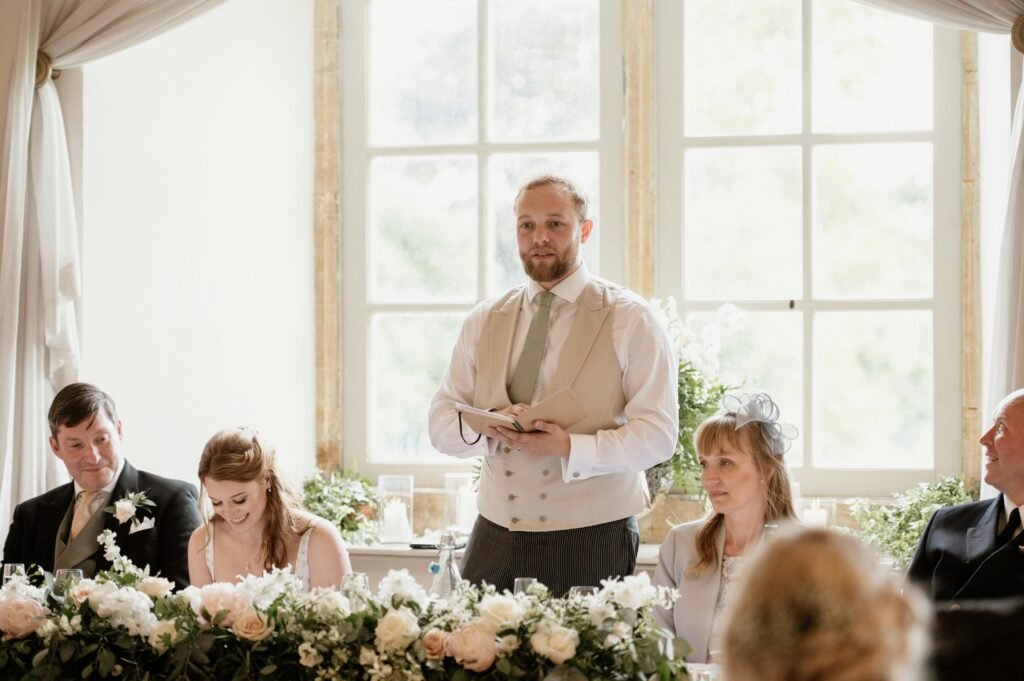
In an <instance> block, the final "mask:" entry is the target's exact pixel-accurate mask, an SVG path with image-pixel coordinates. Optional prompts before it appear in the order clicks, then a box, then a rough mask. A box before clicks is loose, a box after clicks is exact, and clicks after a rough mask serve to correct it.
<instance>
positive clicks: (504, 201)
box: [489, 152, 613, 295]
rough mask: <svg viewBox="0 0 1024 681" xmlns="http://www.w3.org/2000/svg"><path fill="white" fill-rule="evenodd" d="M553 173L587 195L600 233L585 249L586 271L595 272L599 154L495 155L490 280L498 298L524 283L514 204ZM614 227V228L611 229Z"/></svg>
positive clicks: (491, 288)
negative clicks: (539, 178) (524, 187)
mask: <svg viewBox="0 0 1024 681" xmlns="http://www.w3.org/2000/svg"><path fill="white" fill-rule="evenodd" d="M548 173H553V174H555V175H562V176H564V177H567V178H569V179H570V180H572V181H573V182H575V183H576V185H577V186H578V187H579V188H580V189H581V190H582V191H583V192H584V193H585V194H586V195H587V199H588V201H589V209H588V217H590V218H592V219H594V221H595V223H596V224H597V227H598V229H595V230H594V233H593V235H592V236H591V238H590V240H589V241H588V242H587V245H586V246H585V247H584V248H583V254H584V258H585V259H586V261H587V267H589V268H590V270H591V272H596V271H597V268H596V263H597V248H596V246H597V244H598V240H599V239H600V234H601V230H600V226H601V225H600V220H599V219H598V218H599V217H600V208H601V206H600V204H599V203H598V195H599V194H598V190H599V188H600V185H599V175H598V160H597V153H596V152H568V153H561V154H544V155H540V154H496V155H495V156H493V157H491V161H490V183H489V191H490V204H491V206H490V211H489V212H490V215H491V220H492V222H491V235H492V239H493V247H492V249H491V253H492V254H493V255H492V258H493V259H492V261H491V268H490V276H489V285H490V289H489V290H490V293H489V295H495V294H497V293H500V292H501V291H504V290H506V289H508V288H510V287H512V286H515V285H517V284H520V283H522V282H523V281H524V279H525V277H526V275H525V274H523V265H522V262H521V261H520V260H519V247H518V245H517V244H516V229H515V227H516V220H515V215H514V214H513V212H512V210H513V206H512V203H513V201H515V198H516V192H518V191H519V187H521V186H522V185H523V184H524V183H526V182H528V181H530V179H532V178H534V177H536V176H537V175H542V174H548ZM610 226H613V225H610Z"/></svg>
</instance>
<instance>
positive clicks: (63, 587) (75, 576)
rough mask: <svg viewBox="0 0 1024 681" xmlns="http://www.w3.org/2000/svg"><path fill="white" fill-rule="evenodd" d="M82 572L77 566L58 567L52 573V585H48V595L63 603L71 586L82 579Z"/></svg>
mask: <svg viewBox="0 0 1024 681" xmlns="http://www.w3.org/2000/svg"><path fill="white" fill-rule="evenodd" d="M83 576H84V575H83V573H82V571H81V570H80V569H78V568H60V569H59V570H57V572H56V573H54V575H53V586H51V587H50V597H51V598H53V600H55V601H57V602H58V603H63V602H64V599H65V598H67V595H68V590H69V589H71V586H72V585H73V584H74V583H75V582H77V581H78V580H80V579H82V577H83Z"/></svg>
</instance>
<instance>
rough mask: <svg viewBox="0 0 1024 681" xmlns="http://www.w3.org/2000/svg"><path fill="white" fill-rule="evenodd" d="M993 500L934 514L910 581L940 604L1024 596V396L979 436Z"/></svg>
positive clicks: (1010, 400) (1007, 402)
mask: <svg viewBox="0 0 1024 681" xmlns="http://www.w3.org/2000/svg"><path fill="white" fill-rule="evenodd" d="M981 444H982V445H984V447H985V456H986V458H987V461H986V464H985V482H987V483H988V484H990V485H992V486H993V487H995V488H996V489H997V490H999V491H1000V492H1002V494H1000V495H999V496H998V497H997V498H995V499H988V500H985V501H976V502H974V503H970V504H961V505H959V506H952V507H950V508H943V509H940V510H938V511H936V513H935V515H934V516H932V519H931V521H930V522H929V523H928V527H927V528H926V529H925V531H924V535H923V536H922V537H921V542H920V543H919V544H918V547H917V553H916V554H915V555H914V560H913V561H912V562H911V563H910V570H909V571H908V573H907V577H908V578H909V579H910V580H911V581H913V582H915V583H917V584H918V585H919V586H921V587H922V588H923V589H924V590H925V591H926V592H927V593H928V594H929V595H931V597H932V598H933V599H935V600H937V601H946V600H967V599H994V598H1005V597H1009V596H1022V595H1024V534H1021V522H1020V521H1021V518H1020V513H1021V509H1020V506H1021V505H1022V504H1024V390H1017V391H1015V392H1012V393H1010V394H1009V395H1007V396H1006V397H1005V398H1003V401H1002V402H1000V403H999V407H998V408H997V409H996V415H995V421H994V423H993V424H992V427H991V428H989V430H988V431H987V432H986V433H985V434H984V435H982V436H981Z"/></svg>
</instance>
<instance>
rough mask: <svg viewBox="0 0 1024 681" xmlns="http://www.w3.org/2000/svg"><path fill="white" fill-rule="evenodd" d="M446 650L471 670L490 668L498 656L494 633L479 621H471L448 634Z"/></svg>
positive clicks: (479, 670)
mask: <svg viewBox="0 0 1024 681" xmlns="http://www.w3.org/2000/svg"><path fill="white" fill-rule="evenodd" d="M444 649H445V652H446V653H447V654H448V655H449V656H450V657H453V658H455V661H456V662H458V663H459V664H461V665H462V666H463V667H465V668H466V669H468V670H469V671H471V672H482V671H486V670H487V669H490V667H491V665H492V664H494V658H495V657H496V656H497V654H498V651H497V646H496V645H495V643H494V633H493V632H491V631H490V630H489V629H488V628H487V627H486V626H482V625H481V624H480V623H478V622H470V623H469V624H467V625H466V626H464V627H461V628H459V629H456V630H455V631H453V632H452V633H450V634H448V638H447V639H446V640H445V644H444Z"/></svg>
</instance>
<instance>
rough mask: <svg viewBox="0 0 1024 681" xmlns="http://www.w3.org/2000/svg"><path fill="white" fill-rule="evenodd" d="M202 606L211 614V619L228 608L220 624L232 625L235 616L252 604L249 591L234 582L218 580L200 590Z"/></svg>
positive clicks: (224, 625) (226, 626) (225, 626)
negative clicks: (227, 582)
mask: <svg viewBox="0 0 1024 681" xmlns="http://www.w3.org/2000/svg"><path fill="white" fill-rule="evenodd" d="M199 597H200V606H201V608H202V609H203V610H205V611H206V612H207V613H208V614H209V618H210V621H211V622H212V621H213V620H214V619H216V617H217V615H218V613H220V612H221V611H222V610H226V611H227V614H226V615H225V617H224V619H223V620H221V621H220V622H219V624H218V626H222V627H224V628H228V627H230V626H231V625H232V624H234V622H235V618H236V617H238V616H239V615H240V614H242V613H243V612H245V611H246V610H248V609H249V606H250V605H251V604H252V599H251V598H250V596H249V594H248V592H246V591H245V590H243V589H240V588H238V587H237V586H235V585H234V584H225V583H222V582H216V583H214V584H207V585H206V586H204V587H203V588H202V589H200V590H199Z"/></svg>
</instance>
